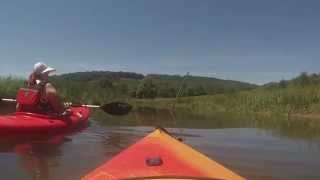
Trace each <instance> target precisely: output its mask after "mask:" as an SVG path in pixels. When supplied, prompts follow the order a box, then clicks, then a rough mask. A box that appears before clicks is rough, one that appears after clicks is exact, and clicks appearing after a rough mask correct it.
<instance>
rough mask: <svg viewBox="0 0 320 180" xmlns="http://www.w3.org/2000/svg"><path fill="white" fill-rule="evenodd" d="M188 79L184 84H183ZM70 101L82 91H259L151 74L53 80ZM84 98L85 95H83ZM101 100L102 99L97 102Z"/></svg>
mask: <svg viewBox="0 0 320 180" xmlns="http://www.w3.org/2000/svg"><path fill="white" fill-rule="evenodd" d="M184 79H185V80H184ZM52 80H53V81H54V82H55V83H56V85H57V86H58V87H60V88H61V89H63V90H62V91H63V92H65V94H66V95H68V96H69V97H70V96H71V97H72V96H74V94H78V93H81V91H88V92H95V93H96V94H101V93H103V94H108V96H113V97H119V96H121V97H138V98H154V97H175V96H176V94H177V93H178V91H179V89H182V91H181V92H180V93H181V96H198V95H207V94H219V93H231V92H237V91H243V90H250V89H253V88H256V87H257V86H256V85H254V84H249V83H244V82H239V81H232V80H222V79H217V78H210V77H199V76H188V77H186V78H185V77H184V76H180V75H162V74H150V75H143V74H139V73H132V72H111V71H92V72H76V73H68V74H62V75H56V76H53V77H52ZM84 96H85V95H84ZM94 99H96V100H99V97H96V98H94Z"/></svg>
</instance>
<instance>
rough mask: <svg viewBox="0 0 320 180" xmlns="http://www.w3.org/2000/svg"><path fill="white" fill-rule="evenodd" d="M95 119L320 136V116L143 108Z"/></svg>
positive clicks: (124, 123)
mask: <svg viewBox="0 0 320 180" xmlns="http://www.w3.org/2000/svg"><path fill="white" fill-rule="evenodd" d="M94 119H98V120H99V121H100V122H101V123H103V124H104V125H108V126H153V127H155V126H163V127H173V128H200V129H224V128H259V129H264V130H268V131H270V132H272V133H273V135H275V136H279V137H284V138H292V139H305V140H310V141H313V140H319V138H320V123H319V120H318V119H315V120H312V119H306V120H305V119H301V118H300V119H297V118H296V119H288V118H286V117H284V116H280V115H278V116H256V115H255V116H253V115H248V114H242V115H241V114H232V113H216V114H215V115H213V116H210V117H207V116H201V115H196V114H192V113H189V112H186V111H176V112H172V111H169V110H166V109H153V108H140V109H137V110H135V111H133V112H132V113H131V114H130V115H128V116H124V117H115V116H106V115H105V114H102V113H101V112H95V113H94Z"/></svg>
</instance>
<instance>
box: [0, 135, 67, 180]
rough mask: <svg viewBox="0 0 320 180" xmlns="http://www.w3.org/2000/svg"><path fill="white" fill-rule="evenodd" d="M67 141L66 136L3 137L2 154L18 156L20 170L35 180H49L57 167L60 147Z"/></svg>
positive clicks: (0, 143) (1, 141)
mask: <svg viewBox="0 0 320 180" xmlns="http://www.w3.org/2000/svg"><path fill="white" fill-rule="evenodd" d="M66 141H68V139H67V138H66V137H65V134H58V135H54V136H43V135H41V136H40V135H37V136H35V135H33V136H23V137H22V136H10V137H9V136H7V137H1V139H0V152H1V153H14V154H16V155H17V156H18V157H19V159H18V164H19V166H20V168H21V169H22V170H23V171H25V172H27V174H29V175H30V177H31V178H32V179H33V180H40V179H41V180H47V179H49V175H50V168H51V167H53V166H57V163H58V162H57V160H56V157H57V156H59V155H60V154H61V151H60V149H59V146H60V145H61V144H63V143H64V142H66Z"/></svg>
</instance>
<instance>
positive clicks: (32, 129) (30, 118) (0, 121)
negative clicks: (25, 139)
mask: <svg viewBox="0 0 320 180" xmlns="http://www.w3.org/2000/svg"><path fill="white" fill-rule="evenodd" d="M71 111H72V115H70V116H69V117H53V116H47V115H41V114H35V113H26V112H16V113H14V114H12V115H6V116H0V134H1V135H12V134H15V135H23V134H33V133H56V132H62V131H67V130H71V129H75V128H76V127H79V126H82V125H86V124H87V123H88V118H89V115H90V110H89V108H85V107H72V108H71Z"/></svg>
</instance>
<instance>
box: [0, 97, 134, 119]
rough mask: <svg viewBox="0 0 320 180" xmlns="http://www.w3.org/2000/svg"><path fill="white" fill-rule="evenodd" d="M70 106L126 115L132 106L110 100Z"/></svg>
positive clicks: (3, 99)
mask: <svg viewBox="0 0 320 180" xmlns="http://www.w3.org/2000/svg"><path fill="white" fill-rule="evenodd" d="M1 101H4V102H17V101H16V100H15V99H7V98H0V102H1ZM71 106H72V107H88V108H100V109H101V110H103V111H104V112H106V113H108V114H111V115H118V116H121V115H126V114H128V113H129V112H130V111H131V109H132V106H131V105H130V104H128V103H124V102H111V103H107V104H104V105H101V106H100V105H91V104H80V103H76V104H74V103H72V104H71Z"/></svg>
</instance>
